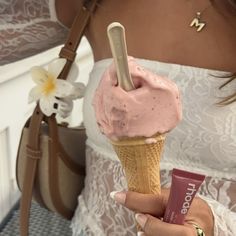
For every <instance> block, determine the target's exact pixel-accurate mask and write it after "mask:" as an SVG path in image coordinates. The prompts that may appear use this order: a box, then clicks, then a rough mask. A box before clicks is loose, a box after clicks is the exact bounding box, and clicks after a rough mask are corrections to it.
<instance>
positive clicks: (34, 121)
mask: <svg viewBox="0 0 236 236" xmlns="http://www.w3.org/2000/svg"><path fill="white" fill-rule="evenodd" d="M89 2H90V4H88V5H87V4H86V5H84V6H83V8H82V9H81V10H80V11H79V13H78V15H77V17H76V18H75V20H74V23H73V25H72V27H71V30H70V32H69V36H68V39H67V41H66V43H65V45H64V47H63V48H62V49H61V52H60V54H59V55H60V57H63V58H66V59H67V63H66V65H65V67H64V68H63V71H62V73H61V75H60V78H62V79H66V77H67V75H68V73H69V71H70V68H71V65H72V62H73V60H74V58H75V56H76V50H77V47H78V45H79V43H80V40H81V38H82V36H83V33H84V30H85V27H86V25H87V23H88V21H89V18H90V16H91V13H92V12H93V11H94V10H95V7H96V3H97V2H98V0H91V1H89ZM43 119H44V115H43V114H42V112H41V111H40V109H39V105H37V106H36V108H35V110H34V113H33V115H32V117H31V119H30V125H29V140H28V145H27V154H26V158H27V160H26V169H25V173H24V180H23V186H22V197H21V201H20V235H21V236H28V228H29V216H30V207H31V199H32V192H33V185H34V182H35V174H36V171H37V163H38V160H39V159H40V157H41V151H40V140H39V129H40V126H41V123H42V120H43Z"/></svg>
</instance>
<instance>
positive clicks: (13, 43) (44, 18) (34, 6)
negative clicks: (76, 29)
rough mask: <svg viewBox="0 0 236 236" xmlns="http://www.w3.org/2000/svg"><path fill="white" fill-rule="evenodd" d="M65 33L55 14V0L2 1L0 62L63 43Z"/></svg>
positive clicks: (9, 60)
mask: <svg viewBox="0 0 236 236" xmlns="http://www.w3.org/2000/svg"><path fill="white" fill-rule="evenodd" d="M66 34H67V29H66V28H65V27H64V26H63V25H61V24H60V23H59V22H58V20H57V17H56V11H55V0H2V1H1V2H0V65H4V64H7V63H11V62H14V61H17V60H20V59H23V58H26V57H28V56H31V55H35V54H37V53H39V52H42V51H44V50H47V49H50V48H52V47H54V46H57V45H59V44H62V43H63V42H64V41H65V38H66Z"/></svg>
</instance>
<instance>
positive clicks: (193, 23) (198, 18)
mask: <svg viewBox="0 0 236 236" xmlns="http://www.w3.org/2000/svg"><path fill="white" fill-rule="evenodd" d="M210 6H212V3H211V0H210V4H209V5H207V6H206V7H205V8H204V9H203V10H202V11H198V12H196V16H195V17H194V18H193V20H192V21H191V23H190V27H195V28H196V30H197V32H200V31H202V29H203V28H204V27H205V26H206V22H205V21H202V19H201V16H202V14H203V13H204V12H205V11H206V10H207V9H208V8H209V7H210Z"/></svg>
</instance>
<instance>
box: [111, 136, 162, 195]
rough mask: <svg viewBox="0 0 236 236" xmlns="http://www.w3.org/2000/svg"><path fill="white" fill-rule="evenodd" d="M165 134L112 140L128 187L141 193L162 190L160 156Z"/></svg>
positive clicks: (155, 192)
mask: <svg viewBox="0 0 236 236" xmlns="http://www.w3.org/2000/svg"><path fill="white" fill-rule="evenodd" d="M164 141H165V136H164V135H160V134H158V135H155V136H153V137H151V138H145V137H141V138H127V139H122V140H118V141H113V140H112V141H111V142H112V145H113V147H114V150H115V152H116V153H117V155H118V157H119V159H120V161H121V164H122V166H123V168H124V171H125V175H126V180H127V183H128V188H129V190H130V191H135V192H139V193H153V194H158V193H160V192H161V185H160V158H161V154H162V150H163V146H164Z"/></svg>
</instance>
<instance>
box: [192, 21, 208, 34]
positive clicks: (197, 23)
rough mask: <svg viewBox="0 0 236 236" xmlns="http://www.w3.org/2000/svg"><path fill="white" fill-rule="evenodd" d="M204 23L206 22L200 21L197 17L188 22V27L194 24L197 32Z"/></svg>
mask: <svg viewBox="0 0 236 236" xmlns="http://www.w3.org/2000/svg"><path fill="white" fill-rule="evenodd" d="M205 25H206V23H204V22H200V19H199V18H194V19H193V20H192V22H191V24H190V27H193V26H195V27H196V28H197V32H199V31H201V30H202V29H203V28H204V26H205Z"/></svg>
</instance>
